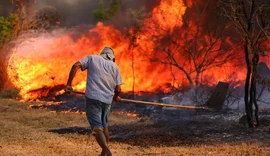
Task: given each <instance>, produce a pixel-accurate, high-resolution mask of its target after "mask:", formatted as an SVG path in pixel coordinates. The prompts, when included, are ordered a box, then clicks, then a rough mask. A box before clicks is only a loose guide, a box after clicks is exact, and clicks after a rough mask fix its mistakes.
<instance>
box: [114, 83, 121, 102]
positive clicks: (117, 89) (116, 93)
mask: <svg viewBox="0 0 270 156" xmlns="http://www.w3.org/2000/svg"><path fill="white" fill-rule="evenodd" d="M120 93H121V86H120V85H116V87H115V89H114V96H113V101H115V102H120V101H121V98H120V96H119V95H120Z"/></svg>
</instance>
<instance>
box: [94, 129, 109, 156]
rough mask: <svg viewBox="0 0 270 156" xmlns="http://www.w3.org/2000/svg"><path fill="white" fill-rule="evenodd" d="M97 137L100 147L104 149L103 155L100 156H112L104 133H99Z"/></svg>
mask: <svg viewBox="0 0 270 156" xmlns="http://www.w3.org/2000/svg"><path fill="white" fill-rule="evenodd" d="M95 137H96V140H97V142H98V144H99V146H100V147H101V148H102V153H101V155H100V156H111V155H112V153H111V151H110V149H109V147H108V145H107V140H106V137H105V134H104V132H103V131H97V132H96V135H95Z"/></svg>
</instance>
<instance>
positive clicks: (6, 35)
mask: <svg viewBox="0 0 270 156" xmlns="http://www.w3.org/2000/svg"><path fill="white" fill-rule="evenodd" d="M16 21H17V18H16V16H15V15H14V14H10V15H9V16H8V17H6V18H5V17H0V47H1V46H2V45H3V44H4V43H5V42H6V41H8V40H10V39H11V38H12V36H13V35H12V33H13V29H14V24H15V23H16Z"/></svg>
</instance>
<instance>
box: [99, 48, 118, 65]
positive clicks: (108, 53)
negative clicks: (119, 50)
mask: <svg viewBox="0 0 270 156" xmlns="http://www.w3.org/2000/svg"><path fill="white" fill-rule="evenodd" d="M100 55H101V56H102V57H103V58H104V59H106V60H111V61H113V62H114V60H115V58H114V51H113V50H112V48H110V47H104V49H103V50H102V51H101V52H100Z"/></svg>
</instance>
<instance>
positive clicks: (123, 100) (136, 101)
mask: <svg viewBox="0 0 270 156" xmlns="http://www.w3.org/2000/svg"><path fill="white" fill-rule="evenodd" d="M73 93H75V94H83V95H84V93H83V92H78V91H73ZM121 102H132V103H137V104H144V105H154V106H163V107H173V108H182V109H183V108H184V109H204V110H211V109H210V108H208V107H197V106H184V105H178V104H166V103H157V102H147V101H140V100H130V99H123V98H121Z"/></svg>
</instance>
